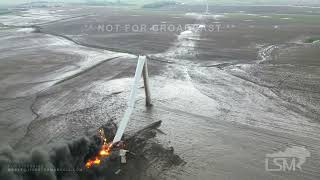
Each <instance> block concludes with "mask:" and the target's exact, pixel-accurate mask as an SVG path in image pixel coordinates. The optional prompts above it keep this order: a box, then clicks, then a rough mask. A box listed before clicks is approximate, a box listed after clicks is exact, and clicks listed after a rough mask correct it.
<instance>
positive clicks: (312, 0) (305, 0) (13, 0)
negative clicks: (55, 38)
mask: <svg viewBox="0 0 320 180" xmlns="http://www.w3.org/2000/svg"><path fill="white" fill-rule="evenodd" d="M33 1H37V0H0V4H20V3H26V2H33ZM38 1H42V0H38ZM44 1H50V2H86V1H88V0H44ZM93 1H94V0H93ZM96 1H99V0H96ZM100 1H103V0H100ZM121 1H123V2H125V1H128V2H131V3H132V2H135V1H137V2H140V3H141V2H151V1H159V0H121ZM177 1H179V0H177ZM197 1H205V0H185V1H183V0H180V2H197ZM208 1H211V2H219V3H222V4H223V2H263V3H266V2H267V3H269V2H270V4H274V3H279V2H282V3H284V2H291V3H293V2H295V3H297V2H299V4H320V0H242V1H239V0H208Z"/></svg>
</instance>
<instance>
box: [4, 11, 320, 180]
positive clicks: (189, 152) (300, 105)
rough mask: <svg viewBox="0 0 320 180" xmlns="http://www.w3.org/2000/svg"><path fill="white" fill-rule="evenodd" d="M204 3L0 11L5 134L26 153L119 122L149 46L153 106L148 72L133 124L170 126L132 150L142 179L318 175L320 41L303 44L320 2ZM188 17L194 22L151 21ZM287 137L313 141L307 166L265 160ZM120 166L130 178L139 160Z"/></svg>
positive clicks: (316, 29)
mask: <svg viewBox="0 0 320 180" xmlns="http://www.w3.org/2000/svg"><path fill="white" fill-rule="evenodd" d="M198 8H199V7H193V8H191V9H190V8H188V9H183V10H181V9H170V10H168V9H167V10H166V11H165V13H163V12H162V11H150V10H137V9H136V10H134V9H125V8H121V9H120V8H108V7H93V6H92V7H85V6H79V7H59V8H51V9H32V10H29V11H24V12H21V14H23V16H21V14H9V15H8V14H7V15H3V16H0V17H1V19H0V23H2V25H1V27H0V42H1V45H0V52H1V53H0V82H1V87H0V107H1V109H0V135H1V136H0V143H1V145H3V146H11V147H12V148H13V149H15V150H16V151H18V152H28V151H30V150H31V149H33V148H35V147H40V146H50V145H51V146H52V145H53V146H54V145H55V144H56V143H61V142H62V143H64V142H72V141H75V140H76V139H78V138H82V137H85V136H91V135H92V134H94V132H95V131H96V130H97V129H98V128H99V127H101V126H102V125H104V124H106V123H107V122H111V121H112V122H115V123H118V122H119V121H120V120H121V117H122V115H123V113H124V111H125V109H126V101H127V98H128V95H129V92H130V83H131V82H132V77H133V75H134V72H135V66H136V63H137V55H140V54H144V55H147V56H148V57H149V62H148V64H149V73H150V83H151V93H152V101H153V107H152V108H146V107H145V106H144V94H143V93H144V90H143V84H142V83H141V86H140V89H139V97H138V100H137V104H136V108H135V111H134V113H133V116H132V118H131V120H130V122H129V125H128V128H127V134H128V135H130V134H134V133H135V132H136V131H138V130H139V129H141V128H143V127H145V126H147V125H149V124H150V123H153V122H157V121H162V125H161V126H160V129H159V130H158V131H157V135H156V137H155V138H153V139H152V144H153V146H151V147H150V148H149V149H148V148H146V150H145V151H144V152H145V157H146V158H145V159H144V161H137V160H136V161H135V160H134V159H133V160H132V161H133V162H135V163H136V164H138V163H137V162H140V163H141V164H145V163H147V164H148V165H147V166H141V169H140V171H141V172H142V171H143V173H141V176H135V178H136V179H237V180H240V179H243V180H248V179H288V180H289V179H290V180H292V179H296V180H302V179H314V180H317V179H319V177H320V168H319V167H320V152H319V148H320V142H319V138H320V136H319V131H320V122H319V117H320V111H319V109H320V83H319V82H320V61H319V57H320V51H319V48H320V47H319V45H317V44H312V43H304V40H305V39H306V38H308V37H312V36H316V35H319V34H320V23H318V22H319V18H318V17H317V16H318V15H317V13H318V12H316V10H317V9H313V11H314V12H308V11H310V8H306V9H303V8H298V9H299V10H297V8H286V9H287V11H288V12H286V13H281V14H271V11H273V9H272V8H270V7H259V8H258V9H259V11H257V9H256V8H252V7H247V8H245V7H241V8H240V9H243V10H240V11H241V12H239V10H238V9H237V8H235V7H231V8H230V7H229V8H220V9H219V8H217V7H216V8H212V10H211V13H212V14H207V15H201V14H199V12H201V11H200V10H197V9H198ZM273 8H274V7H273ZM199 9H201V8H199ZM234 9H237V10H234ZM255 10H256V11H255ZM278 11H281V8H280V9H278ZM215 12H217V13H219V14H214V13H215ZM303 12H308V13H303ZM306 14H307V15H306ZM13 22H14V23H13ZM186 24H197V26H194V27H191V28H190V26H188V27H189V28H188V29H186V28H184V29H182V30H181V31H180V30H176V29H175V31H170V30H168V29H166V30H159V29H158V30H154V29H153V30H150V27H152V26H153V25H157V26H156V27H161V25H166V27H168V26H169V25H174V27H176V28H177V27H179V26H181V27H185V25H186ZM108 25H112V26H110V27H113V28H114V27H116V25H118V26H119V27H120V28H119V29H118V30H115V29H113V30H112V31H108V30H106V28H107V26H108ZM126 25H129V27H131V28H132V27H133V26H134V25H139V27H141V25H146V27H147V31H144V30H142V31H141V32H140V31H134V30H133V29H129V30H128V29H126ZM210 27H211V29H210ZM140 30H141V29H140ZM155 145H159V146H161V147H160V148H157V147H156V146H155ZM147 147H148V146H147ZM170 147H172V149H174V152H173V151H169V150H167V149H170ZM290 147H303V148H305V149H306V150H307V151H308V152H310V157H308V158H307V160H306V162H305V163H304V164H303V165H302V169H303V170H302V171H301V170H297V171H294V172H292V171H289V172H287V171H286V172H283V171H281V172H271V171H267V170H266V167H265V162H266V161H265V160H266V155H267V154H272V153H277V152H279V151H285V150H286V148H290ZM1 152H2V151H1ZM3 154H4V153H2V154H1V155H3ZM174 154H176V155H178V157H179V158H181V161H183V162H184V163H176V161H175V160H176V159H172V158H173V157H174V158H177V157H176V156H175V155H174ZM150 157H151V158H150ZM129 164H130V162H129ZM123 173H124V174H123V175H124V176H122V177H123V178H124V179H126V178H129V179H130V173H133V171H130V170H128V172H127V174H126V172H123ZM133 174H134V173H133ZM115 178H117V177H115ZM102 179H103V178H102Z"/></svg>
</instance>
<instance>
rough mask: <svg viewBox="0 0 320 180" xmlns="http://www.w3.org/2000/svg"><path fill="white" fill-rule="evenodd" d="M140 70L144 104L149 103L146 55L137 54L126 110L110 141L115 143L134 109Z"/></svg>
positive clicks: (121, 134)
mask: <svg viewBox="0 0 320 180" xmlns="http://www.w3.org/2000/svg"><path fill="white" fill-rule="evenodd" d="M142 71H143V73H144V74H143V79H144V84H145V93H146V104H147V106H150V105H151V102H150V92H149V81H148V74H147V73H148V70H147V64H146V56H139V59H138V65H137V69H136V73H135V76H134V81H133V84H132V87H131V92H130V96H129V101H128V108H127V110H126V112H125V113H124V116H123V118H122V120H121V121H120V124H119V127H118V130H117V133H116V136H115V137H114V139H113V141H112V143H116V142H119V141H121V138H122V136H123V133H124V130H125V128H126V127H127V124H128V122H129V119H130V116H131V114H132V111H133V109H134V104H135V100H136V95H137V91H138V84H139V81H140V79H141V75H142Z"/></svg>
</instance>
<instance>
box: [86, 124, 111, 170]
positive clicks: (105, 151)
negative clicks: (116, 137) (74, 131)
mask: <svg viewBox="0 0 320 180" xmlns="http://www.w3.org/2000/svg"><path fill="white" fill-rule="evenodd" d="M99 136H100V139H101V141H102V142H103V143H102V146H101V148H100V149H99V152H98V154H97V155H96V156H94V157H93V158H92V159H89V160H88V161H87V162H86V164H85V166H86V167H87V168H90V167H91V166H92V165H94V164H96V165H99V164H100V162H101V159H102V158H106V157H108V156H109V155H110V152H111V148H112V143H108V142H107V138H106V137H105V134H104V129H103V128H100V129H99Z"/></svg>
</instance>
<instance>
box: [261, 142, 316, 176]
mask: <svg viewBox="0 0 320 180" xmlns="http://www.w3.org/2000/svg"><path fill="white" fill-rule="evenodd" d="M307 157H310V152H309V151H308V150H307V149H306V148H305V147H299V146H293V147H289V148H287V149H286V150H285V151H280V152H277V153H273V154H266V158H265V169H266V171H276V172H279V171H296V169H299V170H300V171H302V165H303V164H304V163H305V162H306V161H307Z"/></svg>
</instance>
